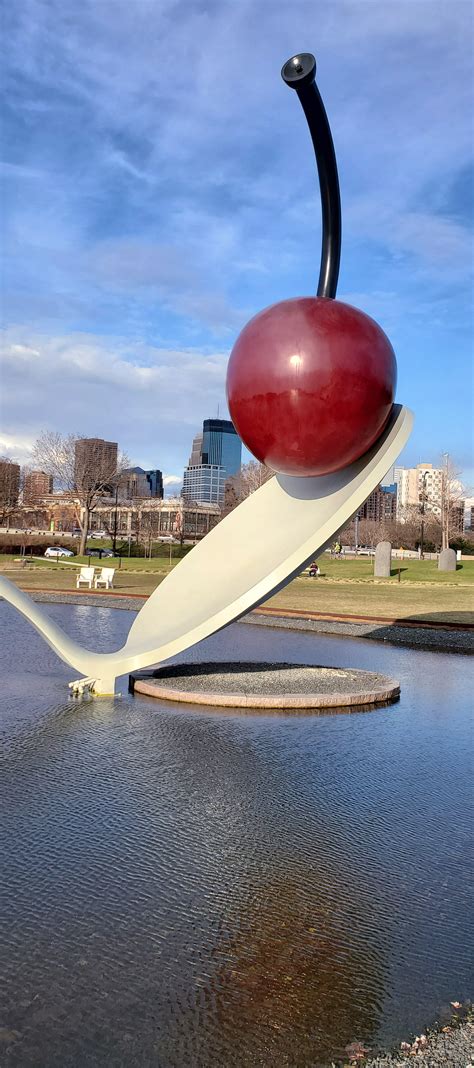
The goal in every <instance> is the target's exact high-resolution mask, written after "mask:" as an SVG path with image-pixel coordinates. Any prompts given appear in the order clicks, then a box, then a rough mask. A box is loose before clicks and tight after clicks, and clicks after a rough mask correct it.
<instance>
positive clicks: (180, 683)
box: [130, 661, 400, 711]
mask: <svg viewBox="0 0 474 1068" xmlns="http://www.w3.org/2000/svg"><path fill="white" fill-rule="evenodd" d="M130 690H131V692H132V693H140V694H146V695H147V697H155V698H157V699H158V700H160V701H175V702H178V703H184V704H191V705H206V706H211V707H212V706H217V707H219V708H249V709H272V708H276V709H283V710H292V709H322V710H326V709H328V708H334V709H338V708H344V709H345V710H346V711H347V710H350V709H351V708H359V707H360V706H361V705H376V704H380V703H383V702H386V701H392V700H394V699H395V698H397V697H398V696H399V693H400V685H399V683H398V682H397V681H396V680H395V679H391V678H388V677H387V676H386V675H380V674H377V673H375V672H373V671H358V670H355V669H354V668H339V667H320V666H317V665H313V664H287V663H277V664H269V663H263V662H260V661H255V662H254V661H247V662H246V663H241V662H239V661H227V662H213V663H198V664H169V665H167V666H166V667H161V668H157V669H156V670H155V671H148V672H135V673H134V674H132V675H130Z"/></svg>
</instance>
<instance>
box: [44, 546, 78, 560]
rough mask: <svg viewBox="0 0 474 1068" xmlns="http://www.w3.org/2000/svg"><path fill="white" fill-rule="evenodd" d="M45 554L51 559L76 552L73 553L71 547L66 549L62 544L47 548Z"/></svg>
mask: <svg viewBox="0 0 474 1068" xmlns="http://www.w3.org/2000/svg"><path fill="white" fill-rule="evenodd" d="M44 555H45V556H47V557H48V558H49V559H51V558H53V559H54V558H56V559H57V558H58V557H60V556H74V555H75V553H73V552H72V550H71V549H65V548H64V547H63V546H62V545H54V546H50V548H49V549H45V553H44Z"/></svg>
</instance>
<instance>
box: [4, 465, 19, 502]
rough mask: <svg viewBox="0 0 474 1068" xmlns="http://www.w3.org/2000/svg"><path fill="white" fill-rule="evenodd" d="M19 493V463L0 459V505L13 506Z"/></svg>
mask: <svg viewBox="0 0 474 1068" xmlns="http://www.w3.org/2000/svg"><path fill="white" fill-rule="evenodd" d="M19 493H20V465H19V464H14V463H13V462H12V460H6V459H3V460H0V506H1V507H2V508H13V507H14V506H15V505H16V504H17V503H18V495H19Z"/></svg>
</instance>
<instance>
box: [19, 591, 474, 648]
mask: <svg viewBox="0 0 474 1068" xmlns="http://www.w3.org/2000/svg"><path fill="white" fill-rule="evenodd" d="M25 592H27V593H29V595H30V597H31V598H32V600H33V601H38V602H40V603H41V602H42V603H45V604H48V603H52V604H79V605H84V604H85V605H88V606H89V607H91V606H92V607H97V608H114V609H118V610H122V611H129V612H130V611H132V612H139V611H140V608H141V607H142V605H143V604H144V603H145V601H146V600H147V599H148V595H145V594H141V593H134V594H120V593H117V592H113V593H111V592H108V593H93V592H92V591H90V592H89V591H87V592H86V591H84V592H80V593H79V592H76V591H71V592H69V591H66V590H54V591H53V590H51V591H47V590H25ZM236 622H238V623H249V624H252V625H253V626H264V627H277V628H283V629H284V630H299V631H306V632H312V633H315V634H329V635H331V634H333V635H334V636H336V637H339V638H364V639H367V640H369V641H379V642H388V643H390V644H394V645H404V646H406V647H408V648H416V649H426V650H427V651H432V652H443V653H461V654H464V655H472V654H473V653H474V628H473V627H472V626H466V627H463V626H462V625H461V624H449V623H446V624H442V623H438V624H436V623H434V622H433V623H430V621H422V620H414V619H411V620H407V621H406V622H404V621H403V620H401V619H397V620H390V619H386V620H383V619H382V618H373V619H370V618H367V617H365V618H364V617H361V618H360V620H357V619H354V617H349V618H342V617H339V618H338V617H335V618H330V617H329V616H328V615H323V614H321V616H318V615H317V614H316V613H311V614H310V613H306V614H305V613H298V612H297V611H296V610H294V609H288V610H287V611H285V610H284V609H282V610H277V609H275V608H272V609H266V608H265V607H261V608H256V609H254V610H253V611H251V612H248V613H247V615H244V616H242V617H241V618H240V619H239V620H237V621H236Z"/></svg>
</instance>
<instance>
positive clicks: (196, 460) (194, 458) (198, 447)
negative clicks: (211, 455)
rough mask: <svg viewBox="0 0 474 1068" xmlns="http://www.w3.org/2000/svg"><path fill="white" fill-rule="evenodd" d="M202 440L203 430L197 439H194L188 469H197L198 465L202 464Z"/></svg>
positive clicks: (197, 435)
mask: <svg viewBox="0 0 474 1068" xmlns="http://www.w3.org/2000/svg"><path fill="white" fill-rule="evenodd" d="M202 439H203V433H202V430H201V431H200V433H199V434H196V437H195V438H193V447H192V449H191V456H190V457H189V460H188V467H195V466H196V464H200V463H202Z"/></svg>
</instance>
